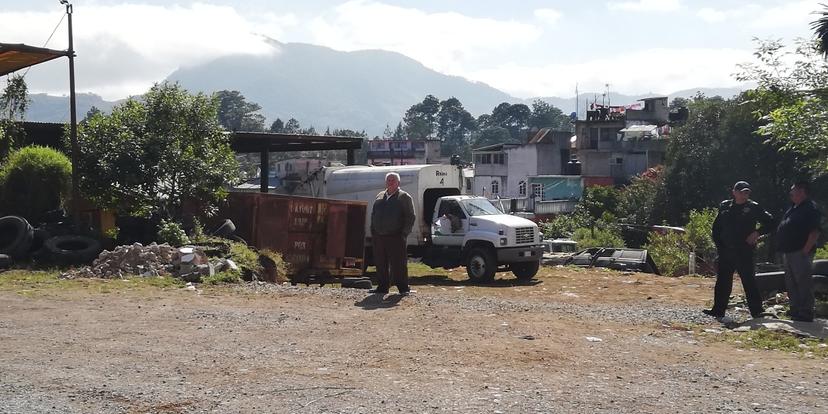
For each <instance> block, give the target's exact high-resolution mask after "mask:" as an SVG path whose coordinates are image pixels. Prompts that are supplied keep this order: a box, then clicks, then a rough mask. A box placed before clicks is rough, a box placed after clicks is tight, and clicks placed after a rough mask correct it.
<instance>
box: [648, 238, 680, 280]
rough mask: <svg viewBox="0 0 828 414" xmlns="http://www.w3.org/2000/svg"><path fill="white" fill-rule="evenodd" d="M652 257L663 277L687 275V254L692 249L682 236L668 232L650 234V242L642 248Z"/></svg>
mask: <svg viewBox="0 0 828 414" xmlns="http://www.w3.org/2000/svg"><path fill="white" fill-rule="evenodd" d="M644 248H645V249H647V250H648V251H649V253H650V254H651V255H652V256H653V260H654V261H655V263H656V266H658V270H659V272H660V273H661V274H662V275H664V276H681V275H686V274H687V267H688V263H689V259H690V258H689V254H690V252H691V251H692V248H691V247H690V245H689V244H688V243H687V238H686V237H685V235H684V234H681V233H677V232H669V233H665V234H659V233H656V232H652V233H650V242H649V243H648V244H647V245H645V246H644Z"/></svg>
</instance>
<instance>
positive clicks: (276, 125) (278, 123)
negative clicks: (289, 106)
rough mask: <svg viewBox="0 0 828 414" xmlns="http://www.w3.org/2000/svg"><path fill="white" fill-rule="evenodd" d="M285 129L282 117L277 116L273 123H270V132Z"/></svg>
mask: <svg viewBox="0 0 828 414" xmlns="http://www.w3.org/2000/svg"><path fill="white" fill-rule="evenodd" d="M284 130H285V123H284V122H282V120H281V119H279V118H276V120H275V121H273V123H272V124H270V132H283V131H284Z"/></svg>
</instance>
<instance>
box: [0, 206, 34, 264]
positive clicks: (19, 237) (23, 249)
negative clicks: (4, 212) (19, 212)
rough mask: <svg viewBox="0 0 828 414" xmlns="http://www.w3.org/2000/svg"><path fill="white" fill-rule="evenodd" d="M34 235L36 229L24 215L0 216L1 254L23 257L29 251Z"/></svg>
mask: <svg viewBox="0 0 828 414" xmlns="http://www.w3.org/2000/svg"><path fill="white" fill-rule="evenodd" d="M33 237H34V229H33V228H32V226H31V225H29V222H28V221H26V219H24V218H23V217H18V216H6V217H2V218H0V254H6V255H9V256H10V257H11V258H12V259H22V258H23V257H25V256H26V255H27V254H28V253H29V248H30V247H31V245H32V238H33Z"/></svg>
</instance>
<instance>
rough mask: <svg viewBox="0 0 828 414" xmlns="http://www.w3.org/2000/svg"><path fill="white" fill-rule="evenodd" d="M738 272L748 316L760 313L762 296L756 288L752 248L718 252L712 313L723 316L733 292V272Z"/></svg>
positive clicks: (728, 249) (729, 249) (727, 249)
mask: <svg viewBox="0 0 828 414" xmlns="http://www.w3.org/2000/svg"><path fill="white" fill-rule="evenodd" d="M734 271H737V272H739V278H740V279H742V288H744V290H745V297H746V299H747V304H748V308H749V309H750V314H751V315H753V316H758V315H759V314H760V313H762V311H763V309H762V296H761V295H760V293H759V288H758V287H757V286H756V278H755V274H756V272H755V270H754V265H753V248H750V247H743V248H735V249H734V248H725V249H721V250H719V271H718V272H717V274H716V288H715V290H714V295H713V309H712V311H713V313H716V314H720V315H723V314H724V313H725V310H726V309H727V303H728V302H729V301H730V293H731V291H732V290H733V272H734Z"/></svg>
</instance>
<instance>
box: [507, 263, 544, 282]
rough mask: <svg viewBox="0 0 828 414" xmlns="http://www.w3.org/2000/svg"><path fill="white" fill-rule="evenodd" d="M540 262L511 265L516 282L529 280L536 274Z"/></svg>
mask: <svg viewBox="0 0 828 414" xmlns="http://www.w3.org/2000/svg"><path fill="white" fill-rule="evenodd" d="M538 269H540V262H522V263H514V264H512V273H514V275H515V277H517V278H518V280H531V279H532V278H533V277H535V275H536V274H538Z"/></svg>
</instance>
